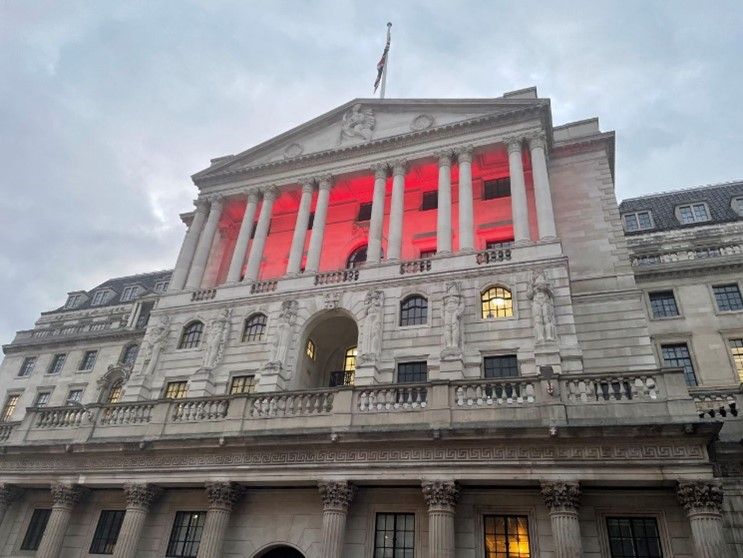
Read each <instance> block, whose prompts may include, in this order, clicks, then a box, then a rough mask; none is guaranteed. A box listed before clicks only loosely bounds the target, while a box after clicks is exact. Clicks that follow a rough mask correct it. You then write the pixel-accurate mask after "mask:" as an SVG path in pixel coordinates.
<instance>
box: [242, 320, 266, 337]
mask: <svg viewBox="0 0 743 558" xmlns="http://www.w3.org/2000/svg"><path fill="white" fill-rule="evenodd" d="M267 319H268V318H266V315H265V314H255V315H253V316H251V317H250V318H248V319H247V321H246V322H245V330H244V331H243V341H260V340H261V339H262V338H263V333H264V332H265V330H266V320H267Z"/></svg>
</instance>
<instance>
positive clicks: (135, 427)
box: [0, 89, 743, 558]
mask: <svg viewBox="0 0 743 558" xmlns="http://www.w3.org/2000/svg"><path fill="white" fill-rule="evenodd" d="M193 179H194V182H195V184H196V185H197V187H198V188H199V197H198V199H197V200H196V202H195V209H194V211H192V212H189V213H186V214H184V215H182V216H181V217H182V219H183V220H184V222H185V223H186V224H187V226H188V231H187V233H186V235H185V239H184V242H183V245H182V247H181V251H180V253H179V256H178V259H177V261H176V264H175V268H174V270H173V271H172V274H171V272H163V273H159V274H148V275H143V276H136V277H142V278H146V280H145V279H141V280H137V279H136V277H135V278H122V279H117V280H114V281H113V282H112V283H113V284H109V285H107V284H104V285H101V286H99V287H97V288H96V289H93V290H92V291H90V292H76V293H70V298H69V300H68V302H67V304H66V305H65V307H64V308H62V309H59V310H56V311H53V312H49V313H46V314H44V315H43V316H42V319H41V320H39V322H38V323H37V327H36V328H35V329H34V330H33V331H31V332H19V334H18V336H17V337H16V339H15V340H14V341H13V342H12V343H10V344H9V345H6V346H5V347H4V349H5V353H6V357H5V360H4V361H3V364H2V369H1V371H0V374H1V376H0V377H2V382H3V384H2V385H3V388H4V389H5V393H4V394H3V395H4V397H5V399H4V401H5V407H4V409H3V415H2V419H3V422H2V423H0V445H1V446H2V450H3V452H2V454H1V455H0V483H1V484H0V556H34V555H36V556H42V557H45V558H50V557H73V556H74V557H79V556H94V555H98V554H113V555H114V556H117V557H133V556H141V557H147V558H150V557H153V558H154V557H158V556H178V557H197V556H198V557H199V558H203V557H219V556H230V557H246V558H277V557H282V556H283V557H296V556H300V557H302V556H304V557H308V558H310V557H311V558H340V557H344V558H378V557H381V558H400V557H402V558H426V557H431V558H454V557H457V558H464V557H468V558H469V557H485V558H524V557H536V556H545V557H556V558H573V557H578V556H586V557H589V556H590V557H594V556H595V557H599V556H601V557H610V556H611V557H617V558H623V557H625V556H649V557H656V556H664V557H670V556H675V557H691V556H694V557H700V558H701V557H705V558H706V557H727V556H730V557H732V556H741V555H743V540H741V535H740V532H741V529H742V527H743V521H741V514H743V502H742V501H741V486H742V485H741V482H740V480H741V468H740V463H741V459H740V452H739V451H738V448H739V447H740V444H739V441H740V429H739V422H738V419H737V408H738V402H739V398H740V394H739V392H740V390H739V387H740V376H736V374H737V372H734V371H735V370H737V369H736V368H735V366H737V364H736V363H737V362H738V361H737V360H736V358H735V353H733V352H731V351H733V348H734V347H736V346H737V345H735V344H734V343H733V341H734V340H735V339H737V337H735V335H737V333H736V331H735V328H736V325H735V322H736V319H737V320H738V321H740V317H739V316H738V317H737V318H736V314H735V313H736V312H737V310H735V309H728V310H725V311H720V312H717V313H715V314H714V315H715V318H714V320H716V321H712V320H713V319H712V318H711V317H710V315H711V314H710V312H712V309H711V307H710V308H708V309H707V310H705V309H704V308H703V307H702V301H701V300H700V299H699V295H698V293H697V294H695V293H692V292H690V294H689V296H692V297H695V299H694V300H693V301H689V302H688V303H687V302H682V304H681V307H682V308H683V310H684V312H683V314H682V316H684V317H683V318H679V319H675V320H672V319H669V320H657V319H655V316H654V315H653V313H652V309H653V308H654V306H653V304H654V303H655V307H657V305H658V303H657V297H656V295H655V294H654V293H655V291H656V290H662V291H668V290H671V291H673V292H676V289H679V290H680V289H682V286H683V288H687V287H686V285H687V284H688V288H689V289H692V288H697V287H695V285H697V286H698V285H711V286H710V287H709V288H710V289H712V290H711V291H710V293H712V294H713V295H715V293H716V291H714V288H715V286H724V285H728V286H729V285H731V284H733V283H735V276H736V273H738V277H739V276H740V275H739V272H740V269H739V268H736V265H739V262H738V259H737V258H740V254H739V250H738V248H737V246H738V245H737V244H736V243H738V242H740V240H739V238H740V237H739V236H736V234H737V232H736V227H737V226H738V224H737V223H738V217H737V213H735V208H737V207H738V205H736V204H737V202H735V201H734V200H733V198H735V195H737V193H741V194H742V195H743V188H739V189H738V190H735V191H734V192H733V194H734V195H732V197H731V199H730V200H729V204H730V205H729V207H730V209H731V211H733V213H734V215H732V214H727V213H726V215H727V217H726V218H725V220H724V221H723V218H722V217H720V218H719V219H718V217H717V213H716V212H714V211H712V208H711V205H710V208H709V210H710V217H711V218H710V219H709V220H708V222H707V223H706V224H704V225H702V224H700V223H696V222H695V223H694V224H693V225H692V226H689V225H688V223H685V222H684V223H682V224H681V225H679V226H675V225H673V224H668V226H667V227H665V228H661V227H660V223H661V217H660V214H659V215H658V216H657V217H651V222H653V223H654V224H655V223H657V224H658V227H657V228H655V229H653V230H650V229H649V228H648V227H645V226H644V224H645V223H646V221H647V218H646V216H640V215H639V213H640V212H641V211H643V209H642V203H643V200H644V198H643V199H638V200H627V201H625V202H623V204H622V206H621V208H620V207H618V206H617V202H616V197H615V192H614V134H613V133H612V132H602V131H600V128H599V125H598V121H597V120H588V121H582V122H576V123H571V124H566V125H562V126H554V125H553V124H552V117H551V110H550V104H549V100H547V99H540V98H538V97H537V94H536V90H535V89H526V90H522V91H516V92H512V93H507V94H505V95H504V96H503V97H500V98H496V99H483V100H443V99H435V100H430V99H427V100H425V99H424V100H415V99H406V100H395V99H386V100H376V99H363V100H355V101H352V102H350V103H347V104H345V105H343V106H340V107H338V108H337V109H334V110H333V111H331V112H329V113H327V114H325V115H322V116H320V117H318V118H316V119H314V120H311V121H309V122H307V123H306V124H303V125H301V126H299V127H297V128H295V129H293V130H290V131H289V132H287V133H285V134H282V135H280V136H278V137H276V138H274V139H272V140H270V141H268V142H265V143H263V144H261V145H258V146H256V147H254V148H251V149H249V150H247V151H245V152H242V153H240V154H237V155H230V156H226V157H220V158H218V159H214V160H212V163H211V165H210V167H209V168H207V169H205V170H204V171H202V172H200V173H197V174H196V175H194V177H193ZM733 188H734V189H735V186H733ZM713 191H714V192H716V190H714V189H702V190H700V192H702V193H701V194H700V195H702V196H705V195H708V194H710V195H711V193H712V192H713ZM661 198H663V197H662V196H660V197H658V198H657V199H661ZM648 199H652V200H655V199H656V198H648ZM663 199H665V198H663ZM682 202H683V203H682ZM682 202H679V204H677V205H684V204H686V205H690V207H691V211H692V214H693V213H694V211H695V209H694V204H695V203H697V202H696V201H695V200H691V201H689V202H688V203H687V202H686V201H684V200H682ZM658 203H660V202H658ZM664 203H669V204H670V203H671V202H664ZM707 203H710V202H707ZM653 207H655V206H653ZM658 207H660V206H658ZM664 207H665V205H664ZM652 210H654V211H659V210H658V209H653V208H651V211H652ZM674 211H675V212H676V213H678V215H679V219H682V220H683V219H684V218H685V217H684V216H685V215H687V213H686V209H683V210H682V209H678V208H675V206H674V208H673V209H672V210H671V213H672V214H673V213H674ZM696 211H701V210H696ZM682 213H683V215H682ZM632 215H634V217H633V216H632ZM633 218H634V219H635V224H636V225H637V226H636V227H635V228H634V229H633V228H632V227H633V224H632V223H633V222H632V219H633ZM640 221H641V222H642V224H643V226H640V224H639V223H640ZM669 223H670V222H669ZM703 239H704V240H703ZM684 242H687V245H684V244H683V243H684ZM691 245H693V246H694V247H700V248H705V249H712V248H714V246H718V252H719V254H717V255H715V256H714V261H713V258H712V257H709V258H706V259H703V260H702V259H701V257H699V258H686V259H684V258H670V257H669V258H668V261H667V262H666V261H665V260H663V261H661V260H662V258H661V256H660V255H658V256H657V257H658V258H659V259H658V262H655V261H653V262H650V259H649V258H651V257H656V256H653V254H656V253H657V254H669V253H671V252H673V251H677V252H679V253H680V252H681V251H683V250H686V251H687V253H691V252H689V250H690V249H692V248H689V246H691ZM702 245H704V246H702ZM733 246H735V247H736V248H733ZM693 249H696V248H693ZM709 253H712V252H709ZM663 257H665V256H663ZM692 260H693V261H692ZM649 262H650V263H649ZM716 274H719V275H716ZM681 277H683V278H684V280H683V281H680V279H679V278H681ZM135 283H139V288H137V289H136V290H135V291H134V292H133V294H132V290H131V289H130V290H128V291H126V293H127V294H126V295H125V294H124V289H125V288H126V287H129V286H132V285H133V284H135ZM166 283H167V286H166ZM718 283H719V285H718ZM100 291H106V292H107V293H108V294H107V295H99V294H98V292H100ZM651 296H652V297H653V299H652V300H653V301H655V302H652V301H651V298H650V297H651ZM676 296H677V300H680V299H681V297H682V295H681V293H679V294H678V295H676ZM684 296H685V295H684ZM720 296H721V295H720ZM738 296H740V293H738ZM107 297H108V298H107ZM734 297H735V293H734V292H733V291H732V290H729V291H725V301H726V304H729V305H732V304H734V302H735V300H734ZM114 301H115V303H114ZM108 302H111V303H110V304H108ZM667 304H670V303H667ZM150 314H151V315H150ZM718 314H719V315H718ZM143 315H144V316H147V320H146V321H147V323H146V328H145V327H141V326H143V325H144V323H143V322H144V321H145V320H144V319H139V317H140V316H143ZM97 320H101V321H105V320H108V321H110V322H116V320H118V322H117V323H118V325H117V327H116V329H115V333H114V329H113V328H109V329H106V330H105V334H104V333H103V332H101V333H100V334H99V333H98V332H97V330H94V329H92V325H83V326H81V327H82V329H79V330H76V331H77V333H75V334H74V336H73V337H69V336H66V334H63V333H62V331H63V329H64V328H65V327H72V326H73V325H75V327H77V326H78V325H80V324H88V322H93V321H97ZM85 327H87V328H88V329H87V330H86V329H85ZM96 327H97V326H96ZM54 328H59V329H54ZM43 329H53V332H52V333H49V334H44V333H38V332H39V331H41V330H43ZM57 332H58V333H57ZM94 332H95V333H94ZM715 332H716V333H717V334H718V336H719V335H722V337H720V338H719V340H718V342H717V345H714V344H713V343H712V338H713V337H714V335H715ZM664 336H666V337H664ZM37 339H38V341H36V340H37ZM684 340H691V341H686V342H688V343H690V344H693V347H692V348H691V349H690V350H691V351H692V354H693V359H694V366H695V368H694V371H693V372H692V373H691V374H690V372H689V368H688V366H687V364H686V362H687V361H685V360H683V359H682V358H681V357H679V356H678V355H677V354H676V353H674V355H675V356H674V358H673V359H670V358H666V357H667V356H668V354H670V353H668V354H666V353H663V352H662V351H663V349H664V347H665V348H666V349H667V348H668V347H666V345H669V346H670V345H672V344H673V345H674V347H675V348H676V349H678V351H681V348H680V347H679V346H680V344H681V343H682V342H684ZM666 341H667V342H666ZM659 343H660V344H659ZM131 346H136V347H137V351H136V352H134V353H132V352H131V350H130V349H129V347H131ZM690 346H691V345H690ZM88 347H90V348H88ZM98 347H100V348H99V349H98V350H99V352H100V354H99V356H98V361H99V363H100V364H96V365H95V366H94V367H93V369H92V372H91V373H87V368H80V366H83V364H80V365H79V366H78V369H77V370H72V369H69V370H67V369H65V368H60V369H59V370H57V369H56V367H53V366H52V365H51V364H49V365H47V364H45V362H46V360H49V359H54V358H55V357H54V355H55V354H61V353H63V352H69V353H70V354H72V351H73V350H77V351H83V350H84V351H86V352H85V353H81V356H80V359H81V362H83V361H84V362H85V367H87V366H88V364H87V363H88V362H89V360H90V357H89V356H86V354H87V352H89V351H93V350H95V349H96V348H98ZM659 351H661V352H659ZM666 352H667V351H666ZM679 354H681V353H679ZM104 355H105V358H103V359H102V358H101V357H102V356H104ZM664 355H665V356H664ZM125 356H126V358H125ZM742 358H743V357H742ZM29 359H32V361H31V362H33V363H34V364H33V365H30V364H28V362H29ZM33 359H35V360H33ZM70 359H72V360H74V361H75V362H77V357H75V358H72V357H69V358H68V361H67V362H68V363H69V362H70ZM86 359H87V360H86ZM725 359H727V360H725ZM50 363H51V360H50ZM720 363H726V365H727V366H728V368H727V372H729V373H726V371H725V370H722V369H721V368H720ZM730 367H732V368H730ZM50 371H51V372H52V373H51V374H50V373H49V372H50ZM84 372H85V373H86V374H85V375H83V373H84ZM83 377H84V378H85V380H82V379H80V378H83ZM84 383H85V384H86V385H85V387H84V390H83V392H82V393H81V394H80V396H79V397H78V396H77V395H75V396H74V397H72V396H71V395H70V394H71V392H70V391H69V390H70V389H71V386H73V385H78V384H79V385H83V384H84ZM6 386H7V387H6ZM49 388H53V389H52V390H50V396H49V400H48V401H42V403H43V404H41V405H40V404H39V402H40V401H39V399H38V397H37V395H38V393H40V390H41V389H49ZM16 396H17V397H16Z"/></svg>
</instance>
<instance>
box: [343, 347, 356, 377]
mask: <svg viewBox="0 0 743 558" xmlns="http://www.w3.org/2000/svg"><path fill="white" fill-rule="evenodd" d="M357 353H358V351H357V349H356V347H355V346H354V347H349V348H348V349H346V356H345V358H344V359H343V371H344V372H355V371H356V354H357Z"/></svg>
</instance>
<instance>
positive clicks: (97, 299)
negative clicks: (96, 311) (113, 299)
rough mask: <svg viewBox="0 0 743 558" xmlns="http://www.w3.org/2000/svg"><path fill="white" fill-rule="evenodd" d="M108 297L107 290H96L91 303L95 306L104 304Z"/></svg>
mask: <svg viewBox="0 0 743 558" xmlns="http://www.w3.org/2000/svg"><path fill="white" fill-rule="evenodd" d="M105 299H106V291H96V293H95V294H94V295H93V301H92V302H91V304H92V305H93V306H100V305H101V304H103V302H104V300H105Z"/></svg>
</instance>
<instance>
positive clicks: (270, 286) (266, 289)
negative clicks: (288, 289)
mask: <svg viewBox="0 0 743 558" xmlns="http://www.w3.org/2000/svg"><path fill="white" fill-rule="evenodd" d="M278 284H279V283H278V281H256V282H255V283H252V284H251V285H250V294H260V293H272V292H274V291H275V290H276V287H277V286H278Z"/></svg>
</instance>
